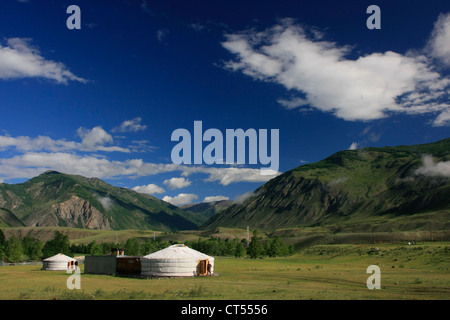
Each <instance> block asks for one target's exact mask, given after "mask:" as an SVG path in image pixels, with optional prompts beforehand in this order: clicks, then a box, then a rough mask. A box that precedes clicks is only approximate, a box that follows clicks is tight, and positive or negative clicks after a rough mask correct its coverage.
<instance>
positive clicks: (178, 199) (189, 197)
mask: <svg viewBox="0 0 450 320" xmlns="http://www.w3.org/2000/svg"><path fill="white" fill-rule="evenodd" d="M197 198H198V196H197V195H196V194H193V193H180V194H179V195H177V196H175V197H169V196H165V197H164V198H163V199H162V200H163V201H166V202H169V203H171V204H173V205H175V206H183V205H186V204H191V203H192V201H194V200H195V199H197Z"/></svg>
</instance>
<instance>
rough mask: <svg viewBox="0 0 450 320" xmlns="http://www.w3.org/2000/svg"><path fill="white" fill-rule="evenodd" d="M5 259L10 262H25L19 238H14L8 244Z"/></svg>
mask: <svg viewBox="0 0 450 320" xmlns="http://www.w3.org/2000/svg"><path fill="white" fill-rule="evenodd" d="M5 258H6V259H7V260H8V261H9V262H20V261H23V245H22V241H21V240H20V239H19V238H16V237H14V236H13V237H11V238H10V239H9V240H8V241H7V242H6V248H5Z"/></svg>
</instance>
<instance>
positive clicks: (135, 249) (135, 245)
mask: <svg viewBox="0 0 450 320" xmlns="http://www.w3.org/2000/svg"><path fill="white" fill-rule="evenodd" d="M124 249H125V254H127V255H130V256H138V255H139V254H140V252H141V247H140V244H139V240H138V239H137V238H130V239H128V240H127V242H125V248H124Z"/></svg>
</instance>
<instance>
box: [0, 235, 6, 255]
mask: <svg viewBox="0 0 450 320" xmlns="http://www.w3.org/2000/svg"><path fill="white" fill-rule="evenodd" d="M5 242H6V240H5V234H4V233H3V231H2V230H0V260H1V259H3V258H4V257H5Z"/></svg>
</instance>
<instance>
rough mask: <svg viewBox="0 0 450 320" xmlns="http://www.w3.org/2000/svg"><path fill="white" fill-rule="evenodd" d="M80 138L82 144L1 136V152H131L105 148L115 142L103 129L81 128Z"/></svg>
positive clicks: (40, 137) (46, 137)
mask: <svg viewBox="0 0 450 320" xmlns="http://www.w3.org/2000/svg"><path fill="white" fill-rule="evenodd" d="M77 134H78V136H79V137H80V138H81V139H82V141H81V142H75V141H68V140H65V139H57V140H55V139H52V138H50V137H48V136H38V137H36V138H32V137H28V136H19V137H11V136H9V135H1V136H0V150H6V149H8V148H15V149H17V150H19V151H25V152H27V151H52V152H59V151H70V150H73V151H108V152H112V151H118V152H127V153H128V152H130V150H129V149H128V148H122V147H118V146H105V144H109V143H112V142H113V138H112V136H111V135H110V134H109V133H107V132H106V131H105V130H103V129H102V128H101V127H95V128H93V129H85V128H79V129H78V130H77Z"/></svg>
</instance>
